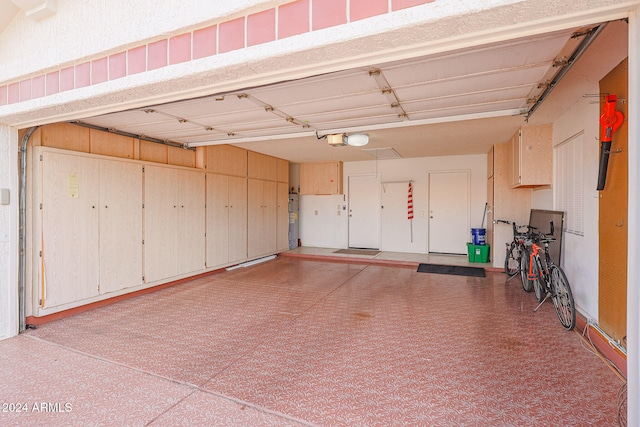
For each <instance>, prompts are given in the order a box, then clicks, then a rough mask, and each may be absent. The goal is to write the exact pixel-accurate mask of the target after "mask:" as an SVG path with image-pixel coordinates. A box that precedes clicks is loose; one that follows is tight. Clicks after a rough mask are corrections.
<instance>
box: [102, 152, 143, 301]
mask: <svg viewBox="0 0 640 427" xmlns="http://www.w3.org/2000/svg"><path fill="white" fill-rule="evenodd" d="M142 238H143V236H142V165H140V164H136V163H129V162H118V161H113V160H100V293H101V294H105V293H108V292H113V291H118V290H120V289H125V288H129V287H132V286H136V285H139V284H141V283H142Z"/></svg>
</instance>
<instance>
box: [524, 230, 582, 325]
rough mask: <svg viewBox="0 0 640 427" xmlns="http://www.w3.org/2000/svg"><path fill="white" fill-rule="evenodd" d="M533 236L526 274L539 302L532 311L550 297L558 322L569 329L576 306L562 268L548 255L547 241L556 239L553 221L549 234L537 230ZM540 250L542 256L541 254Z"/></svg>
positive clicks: (574, 318)
mask: <svg viewBox="0 0 640 427" xmlns="http://www.w3.org/2000/svg"><path fill="white" fill-rule="evenodd" d="M534 237H535V238H534V239H533V241H532V243H531V253H530V255H529V272H528V276H529V279H530V280H531V281H532V282H533V289H534V292H535V295H536V298H537V299H538V302H539V304H538V306H537V307H536V308H535V309H534V310H533V311H538V309H539V308H540V306H541V305H542V304H544V302H545V301H546V300H547V298H549V297H551V300H552V301H553V306H554V308H555V310H556V314H557V315H558V319H559V320H560V324H562V326H563V327H564V328H565V329H566V330H568V331H571V330H573V328H574V327H575V326H576V307H575V302H574V300H573V293H572V292H571V286H570V285H569V281H568V280H567V276H566V275H565V274H564V271H562V268H560V267H559V266H557V265H555V264H554V262H553V260H552V259H551V256H550V255H549V243H552V242H555V240H556V239H555V237H553V221H552V222H551V233H550V234H544V233H541V232H537V233H536V235H535V236H534ZM541 245H542V246H541ZM542 252H544V258H542V256H541V253H542Z"/></svg>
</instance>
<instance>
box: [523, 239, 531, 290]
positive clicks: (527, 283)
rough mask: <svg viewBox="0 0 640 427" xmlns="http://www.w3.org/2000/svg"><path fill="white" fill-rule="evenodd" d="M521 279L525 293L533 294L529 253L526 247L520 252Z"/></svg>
mask: <svg viewBox="0 0 640 427" xmlns="http://www.w3.org/2000/svg"><path fill="white" fill-rule="evenodd" d="M520 279H521V280H522V289H524V290H525V292H531V291H532V290H533V281H531V280H529V251H527V249H526V248H524V247H523V248H522V251H521V252H520Z"/></svg>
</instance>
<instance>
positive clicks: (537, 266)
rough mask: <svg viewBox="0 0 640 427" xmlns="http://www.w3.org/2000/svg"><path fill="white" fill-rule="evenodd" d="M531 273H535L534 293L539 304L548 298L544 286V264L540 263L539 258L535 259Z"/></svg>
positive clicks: (533, 279)
mask: <svg viewBox="0 0 640 427" xmlns="http://www.w3.org/2000/svg"><path fill="white" fill-rule="evenodd" d="M531 271H532V272H533V277H534V278H532V281H533V292H534V293H535V295H536V299H537V300H538V302H542V301H544V297H546V296H547V293H546V291H545V289H544V288H545V286H544V278H543V277H542V263H541V262H540V258H539V257H534V258H533V265H532V266H531Z"/></svg>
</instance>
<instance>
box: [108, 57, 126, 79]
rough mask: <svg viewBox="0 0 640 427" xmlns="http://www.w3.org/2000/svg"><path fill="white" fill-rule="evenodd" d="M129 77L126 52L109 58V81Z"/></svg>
mask: <svg viewBox="0 0 640 427" xmlns="http://www.w3.org/2000/svg"><path fill="white" fill-rule="evenodd" d="M126 75H127V54H126V52H120V53H116V54H115V55H111V56H110V57H109V80H115V79H119V78H120V77H124V76H126Z"/></svg>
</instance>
